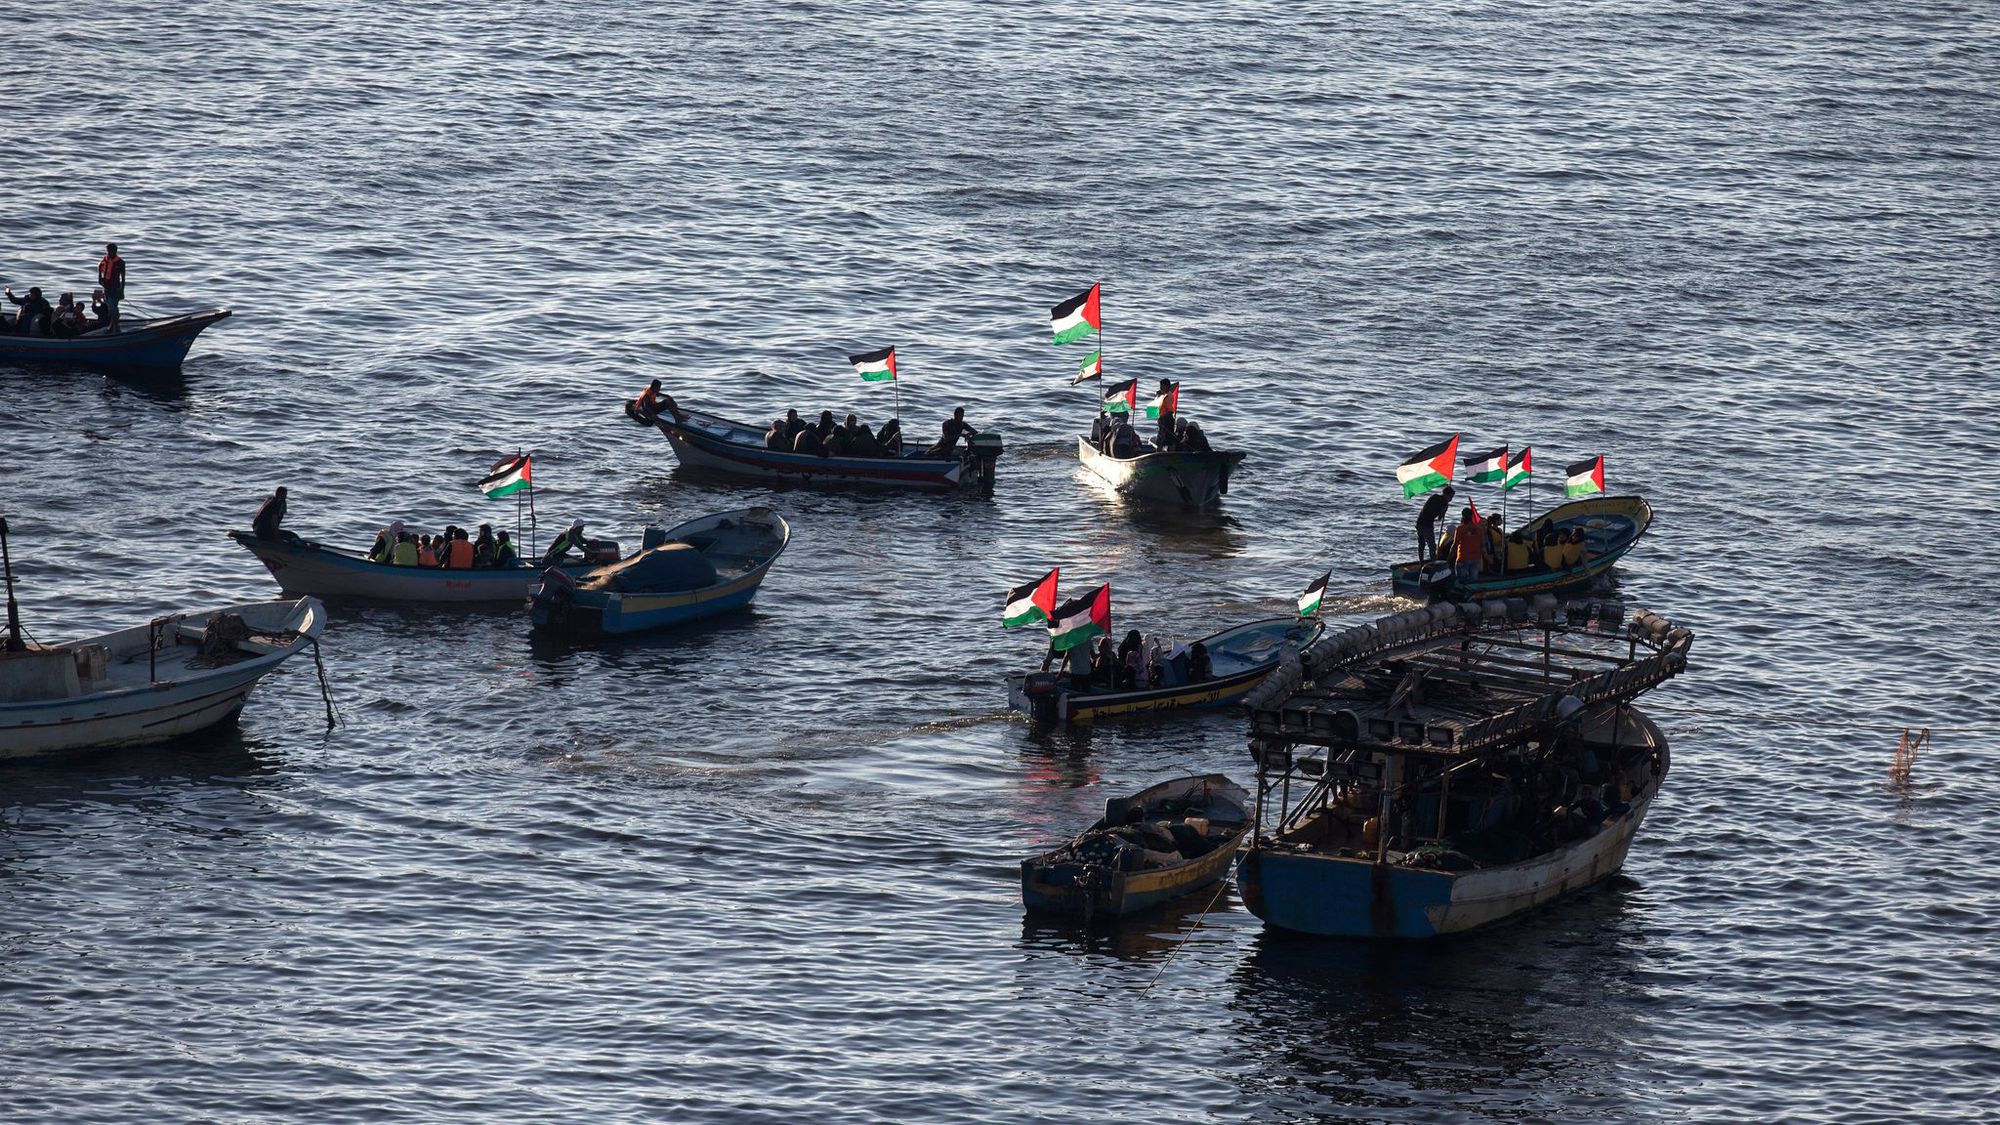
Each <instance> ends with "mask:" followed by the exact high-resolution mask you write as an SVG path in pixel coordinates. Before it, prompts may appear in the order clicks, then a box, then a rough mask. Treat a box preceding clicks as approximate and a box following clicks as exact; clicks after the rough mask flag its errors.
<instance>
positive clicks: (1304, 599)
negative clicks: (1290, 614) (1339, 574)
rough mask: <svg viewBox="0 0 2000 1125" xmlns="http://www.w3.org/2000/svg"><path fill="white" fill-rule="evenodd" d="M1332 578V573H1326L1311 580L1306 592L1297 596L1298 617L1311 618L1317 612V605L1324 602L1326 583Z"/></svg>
mask: <svg viewBox="0 0 2000 1125" xmlns="http://www.w3.org/2000/svg"><path fill="white" fill-rule="evenodd" d="M1332 577H1333V572H1332V571H1330V570H1329V571H1327V572H1326V573H1325V574H1322V575H1320V576H1319V577H1318V578H1315V579H1313V581H1312V585H1310V586H1307V587H1306V592H1305V593H1303V594H1300V595H1299V616H1300V617H1311V616H1313V615H1314V614H1316V613H1318V612H1319V603H1320V602H1322V601H1324V600H1326V584H1327V581H1328V580H1329V579H1331V578H1332Z"/></svg>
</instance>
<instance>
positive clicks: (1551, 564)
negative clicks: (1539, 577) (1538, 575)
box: [1535, 522, 1562, 570]
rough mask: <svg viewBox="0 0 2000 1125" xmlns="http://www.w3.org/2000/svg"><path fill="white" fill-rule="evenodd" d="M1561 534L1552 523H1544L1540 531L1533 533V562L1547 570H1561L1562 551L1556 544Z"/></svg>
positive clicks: (1559, 540)
mask: <svg viewBox="0 0 2000 1125" xmlns="http://www.w3.org/2000/svg"><path fill="white" fill-rule="evenodd" d="M1561 537H1562V533H1561V532H1559V531H1557V530H1556V525H1555V524H1554V523H1553V522H1544V523H1543V524H1542V529H1541V530H1540V531H1538V532H1536V533H1535V561H1536V562H1537V563H1539V564H1540V565H1541V566H1543V567H1545V568H1547V569H1549V570H1561V569H1562V551H1561V550H1560V549H1559V548H1558V546H1557V544H1559V543H1560V542H1561Z"/></svg>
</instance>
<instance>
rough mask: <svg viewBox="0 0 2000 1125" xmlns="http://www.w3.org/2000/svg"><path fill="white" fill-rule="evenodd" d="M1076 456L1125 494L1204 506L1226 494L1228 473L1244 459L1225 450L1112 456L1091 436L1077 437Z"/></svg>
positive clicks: (1184, 505)
mask: <svg viewBox="0 0 2000 1125" xmlns="http://www.w3.org/2000/svg"><path fill="white" fill-rule="evenodd" d="M1076 456H1077V459H1078V460H1080V461H1082V462H1083V467H1084V468H1086V469H1089V470H1090V471H1091V472H1093V473H1095V474H1097V475H1098V476H1099V477H1101V478H1103V479H1104V481H1105V482H1106V483H1108V484H1110V485H1111V487H1112V488H1115V489H1117V490H1118V491H1119V492H1121V493H1123V494H1124V495H1126V496H1130V497H1132V498H1133V499H1136V500H1147V501H1152V502H1155V503H1161V504H1179V505H1181V506H1182V507H1187V508H1200V507H1204V506H1206V505H1209V504H1213V503H1215V502H1216V501H1218V500H1220V499H1222V497H1224V496H1225V495H1227V494H1228V493H1229V474H1230V473H1231V472H1232V471H1234V470H1235V468H1236V466H1237V465H1239V464H1241V463H1242V461H1243V454H1241V453H1235V452H1224V451H1217V452H1213V453H1161V452H1157V451H1155V452H1151V453H1142V454H1140V455H1139V456H1137V457H1113V456H1111V455H1110V454H1108V453H1103V452H1100V451H1099V450H1098V449H1097V447H1096V446H1094V445H1092V444H1091V443H1090V439H1089V438H1088V437H1079V438H1077V439H1076Z"/></svg>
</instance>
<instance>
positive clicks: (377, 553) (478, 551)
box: [367, 520, 520, 570]
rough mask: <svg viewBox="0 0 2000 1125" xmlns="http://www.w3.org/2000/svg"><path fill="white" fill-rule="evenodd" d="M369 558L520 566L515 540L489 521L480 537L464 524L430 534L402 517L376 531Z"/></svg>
mask: <svg viewBox="0 0 2000 1125" xmlns="http://www.w3.org/2000/svg"><path fill="white" fill-rule="evenodd" d="M367 558H368V561H369V562H376V563H387V564H388V565H390V566H428V567H436V568H438V569H440V570H497V569H500V568H503V567H510V566H518V565H519V563H520V560H519V558H518V557H517V556H516V553H515V549H514V541H513V539H512V538H511V537H509V536H508V534H507V532H506V530H505V529H502V530H501V531H499V532H498V533H495V532H494V530H493V525H492V524H490V523H482V524H480V525H479V537H478V538H476V539H475V538H472V536H471V534H470V533H469V532H467V531H466V530H465V529H464V528H462V527H449V526H447V527H446V528H445V529H444V534H442V535H427V534H423V533H420V532H412V531H409V530H408V529H406V528H404V526H403V521H402V520H395V521H393V522H391V523H390V524H389V526H388V527H385V528H383V529H382V530H380V531H378V532H376V533H375V543H374V545H373V546H371V547H369V548H368V556H367Z"/></svg>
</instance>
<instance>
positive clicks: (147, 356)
mask: <svg viewBox="0 0 2000 1125" xmlns="http://www.w3.org/2000/svg"><path fill="white" fill-rule="evenodd" d="M228 316H229V310H228V309H203V310H201V311H200V312H191V313H180V314H177V315H175V316H156V317H150V318H148V319H144V320H140V319H134V318H131V317H126V318H122V319H120V320H119V322H118V331H116V332H107V331H105V330H104V329H102V328H96V329H92V330H91V331H89V332H85V333H84V334H82V335H81V336H69V337H62V336H16V335H14V334H13V325H12V323H11V322H10V323H8V324H6V325H5V326H4V331H0V363H84V364H90V365H92V366H95V367H123V368H140V367H145V368H165V369H171V368H177V367H179V366H180V365H181V361H182V360H184V359H186V358H187V354H188V349H189V348H191V347H193V346H194V338H195V337H196V336H199V335H201V330H202V329H204V328H207V327H208V326H209V325H211V324H214V323H215V322H216V321H218V320H222V319H224V318H226V317H228Z"/></svg>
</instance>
